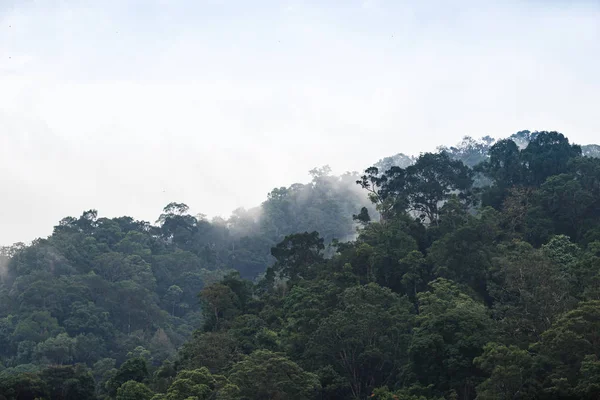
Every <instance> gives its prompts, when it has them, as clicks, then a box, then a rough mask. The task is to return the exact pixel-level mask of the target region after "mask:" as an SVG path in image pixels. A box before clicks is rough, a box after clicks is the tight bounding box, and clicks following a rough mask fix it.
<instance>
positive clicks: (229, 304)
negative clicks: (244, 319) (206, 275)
mask: <svg viewBox="0 0 600 400" xmlns="http://www.w3.org/2000/svg"><path fill="white" fill-rule="evenodd" d="M200 300H201V302H202V308H203V310H204V311H205V314H204V316H205V318H206V321H205V330H215V331H216V330H219V328H220V327H221V323H222V320H229V319H231V318H233V317H235V316H236V315H237V314H238V313H239V299H238V297H237V296H236V294H235V293H234V292H233V290H231V288H230V287H229V286H226V285H223V284H222V283H215V284H213V285H210V286H207V287H205V288H204V289H203V290H202V292H200Z"/></svg>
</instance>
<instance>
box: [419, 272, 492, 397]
mask: <svg viewBox="0 0 600 400" xmlns="http://www.w3.org/2000/svg"><path fill="white" fill-rule="evenodd" d="M429 287H430V290H429V291H427V292H421V293H419V294H418V295H417V299H418V304H419V306H418V315H417V317H416V327H415V328H414V331H413V335H412V342H411V343H410V347H409V349H408V353H409V356H410V360H411V363H410V375H409V376H408V378H409V379H411V380H414V381H417V382H418V383H420V384H422V385H424V386H427V385H429V384H433V385H434V387H435V388H436V389H437V391H438V393H439V394H447V393H450V392H452V391H454V392H456V393H457V394H458V398H461V399H469V398H472V397H473V394H474V391H475V386H476V385H477V384H478V383H479V382H480V381H481V376H482V373H481V371H480V370H479V369H478V368H476V367H475V366H474V365H473V360H474V359H475V358H476V357H478V356H479V355H480V354H481V352H482V347H483V345H484V344H485V343H487V342H488V341H489V340H490V338H492V337H493V333H494V331H493V324H492V320H491V319H490V317H489V315H488V312H487V310H486V308H485V307H484V305H483V304H481V303H478V302H476V301H475V300H473V299H472V298H470V297H469V296H467V295H466V294H464V293H463V292H461V291H460V289H459V288H458V287H457V285H456V284H454V283H453V282H451V281H448V280H445V279H439V278H438V279H436V280H435V281H433V282H431V283H430V284H429Z"/></svg>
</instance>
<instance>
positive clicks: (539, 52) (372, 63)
mask: <svg viewBox="0 0 600 400" xmlns="http://www.w3.org/2000/svg"><path fill="white" fill-rule="evenodd" d="M598 71H600V0H579V1H578V0H571V1H567V0H564V1H559V0H544V1H542V0H504V1H501V2H500V1H486V0H464V1H461V0H458V1H447V0H435V1H433V0H432V1H429V0H420V1H416V0H415V1H403V0H390V1H386V0H343V1H342V0H336V1H334V0H318V1H317V0H307V1H299V0H297V1H294V0H289V1H287V0H281V1H262V0H255V1H246V0H231V1H227V0H104V1H95V0H0V188H1V189H0V245H2V244H4V245H8V244H11V243H13V242H17V241H24V242H29V241H31V240H32V239H34V238H36V237H44V236H47V235H48V234H50V233H51V231H52V227H53V226H54V225H56V224H57V222H58V221H59V220H60V219H62V218H63V217H66V216H79V215H81V213H82V212H83V211H84V210H88V209H97V210H98V211H99V214H100V215H101V216H107V217H116V216H121V215H129V216H132V217H134V218H136V219H143V220H148V221H151V222H154V221H155V220H156V218H157V217H158V215H159V214H160V212H161V210H162V208H163V207H164V206H165V205H166V204H167V203H169V202H171V201H177V202H184V203H187V204H188V205H189V206H190V210H191V211H192V212H195V213H204V214H207V215H209V216H216V215H221V216H223V217H227V216H228V215H229V214H230V212H231V211H232V210H234V209H235V208H238V207H246V208H250V207H253V206H256V205H258V204H260V203H261V202H262V201H264V200H265V198H266V195H267V193H268V192H269V191H270V190H271V189H272V188H274V187H280V186H288V185H290V184H292V183H294V182H306V181H308V180H309V179H310V178H309V175H308V171H309V170H310V169H312V168H314V167H317V166H323V165H326V164H328V165H330V166H331V167H332V168H333V171H334V172H336V173H342V172H344V171H354V170H363V169H364V168H366V167H368V166H370V165H371V164H372V163H374V162H376V161H377V160H379V159H381V158H383V157H386V156H390V155H393V154H396V153H399V152H403V153H406V154H419V153H420V152H425V151H433V150H434V149H435V148H436V147H437V146H439V145H451V144H454V143H456V142H458V141H459V140H460V139H461V138H462V137H463V136H464V135H470V136H474V137H481V136H484V135H491V136H493V137H505V136H508V135H510V134H512V133H515V132H517V131H519V130H524V129H528V130H532V131H533V130H556V131H560V132H563V133H564V134H566V135H567V136H568V137H569V138H570V139H571V140H572V141H574V142H576V143H579V144H589V143H594V142H596V143H597V142H600V118H598V116H599V115H600V111H599V110H600V74H599V73H598Z"/></svg>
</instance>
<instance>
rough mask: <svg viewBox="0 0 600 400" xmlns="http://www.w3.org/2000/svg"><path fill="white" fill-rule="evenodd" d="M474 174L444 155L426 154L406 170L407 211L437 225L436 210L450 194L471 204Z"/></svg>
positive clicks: (437, 213) (437, 211) (437, 215)
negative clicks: (409, 210)
mask: <svg viewBox="0 0 600 400" xmlns="http://www.w3.org/2000/svg"><path fill="white" fill-rule="evenodd" d="M472 185H473V171H472V170H471V169H470V168H469V167H467V166H466V165H464V164H463V163H462V162H461V161H457V160H452V159H450V157H449V156H448V154H446V153H437V154H433V153H425V154H423V155H421V156H420V157H419V158H418V159H417V161H416V162H415V163H414V164H413V165H411V166H409V167H407V168H406V189H405V191H406V194H407V197H408V202H409V204H410V206H409V207H410V209H411V210H413V211H415V212H416V213H420V214H422V215H424V217H425V218H426V219H427V221H428V222H429V223H431V224H434V225H436V224H438V223H439V210H440V207H441V205H442V204H443V203H444V202H445V201H447V200H448V199H449V198H450V197H451V195H452V194H453V193H456V192H457V193H458V197H459V198H460V199H461V200H463V201H470V199H469V195H470V193H469V191H470V189H471V186H472Z"/></svg>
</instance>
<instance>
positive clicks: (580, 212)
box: [0, 131, 600, 400]
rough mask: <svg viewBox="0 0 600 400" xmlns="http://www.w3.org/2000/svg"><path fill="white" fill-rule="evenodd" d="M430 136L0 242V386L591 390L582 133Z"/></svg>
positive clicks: (161, 395) (403, 393) (594, 261)
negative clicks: (262, 194) (260, 184)
mask: <svg viewBox="0 0 600 400" xmlns="http://www.w3.org/2000/svg"><path fill="white" fill-rule="evenodd" d="M439 150H440V151H439V152H438V153H425V154H422V155H421V156H419V157H406V156H402V155H398V156H395V157H390V158H387V159H383V160H381V161H380V162H379V163H377V164H376V165H375V166H374V167H371V168H368V169H367V170H365V173H364V175H362V176H358V175H357V174H354V173H347V174H344V175H342V176H338V177H336V176H332V175H331V174H330V173H331V170H330V169H329V168H328V167H323V168H317V169H314V170H312V171H310V174H311V176H312V180H311V182H310V183H308V184H293V185H291V186H289V187H282V188H278V189H274V190H273V191H271V192H270V193H269V195H268V198H267V200H266V201H265V202H264V203H263V204H262V205H261V206H260V207H258V208H255V209H250V210H243V209H238V210H236V211H235V212H234V213H233V214H232V216H231V218H229V219H228V220H223V219H221V218H215V219H213V220H212V221H209V220H208V219H207V218H206V216H203V215H201V214H200V215H197V216H193V215H191V214H190V213H189V208H188V206H187V205H185V204H183V203H176V202H173V203H170V204H168V205H167V206H166V207H165V208H164V209H163V212H162V214H161V215H160V217H159V218H158V220H157V222H156V224H155V225H152V224H149V223H147V222H143V221H135V220H134V219H132V218H130V217H120V218H112V219H109V218H99V217H98V213H97V212H96V211H95V210H89V211H85V212H84V213H83V214H82V215H81V216H79V217H77V218H74V217H67V218H64V219H63V220H61V221H60V222H59V224H58V225H57V226H56V227H55V228H54V231H53V233H52V235H50V236H49V237H48V238H46V239H37V240H35V241H33V242H32V243H31V245H28V246H26V245H24V244H16V245H14V246H11V247H7V248H0V264H1V265H0V267H1V268H2V270H1V271H0V272H1V274H0V399H4V398H6V399H11V400H13V399H14V400H20V399H32V400H34V399H49V400H54V399H60V400H62V399H95V398H97V399H99V400H114V399H153V400H180V399H182V400H192V399H197V400H199V399H207V400H208V399H211V400H213V399H214V400H218V399H220V400H245V399H248V400H250V399H277V400H279V399H315V400H316V399H321V400H336V399H359V400H364V399H367V398H374V399H386V400H393V399H408V400H433V399H436V400H439V399H442V398H445V399H461V400H473V399H476V398H477V399H596V398H598V396H600V380H599V378H598V376H599V374H600V361H598V360H599V357H600V348H598V346H599V343H600V340H599V337H598V332H600V326H598V321H600V312H599V310H600V303H599V302H600V270H599V268H598V266H600V159H597V158H589V157H587V156H585V157H582V154H584V155H590V154H595V153H593V148H591V147H585V148H580V147H579V146H576V145H573V144H571V143H569V141H568V139H566V138H565V137H564V136H563V135H561V134H559V133H556V132H529V131H521V132H518V133H517V134H515V135H513V136H511V137H510V138H509V139H506V140H501V141H497V142H496V141H494V140H493V139H491V138H489V137H487V138H482V139H481V140H473V139H471V138H465V139H464V140H463V141H462V142H461V143H459V144H458V145H457V146H453V147H444V148H440V149H439ZM596 155H597V154H596ZM356 183H358V186H357V185H356ZM361 187H362V190H361ZM369 199H370V201H371V204H367V203H369ZM480 204H481V206H480ZM250 279H252V280H250ZM117 366H118V368H117Z"/></svg>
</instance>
